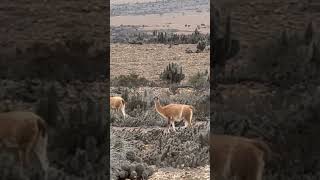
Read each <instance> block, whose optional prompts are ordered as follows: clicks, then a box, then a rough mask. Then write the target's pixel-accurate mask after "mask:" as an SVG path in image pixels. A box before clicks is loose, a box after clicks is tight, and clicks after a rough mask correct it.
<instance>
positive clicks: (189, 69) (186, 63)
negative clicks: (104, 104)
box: [110, 44, 210, 83]
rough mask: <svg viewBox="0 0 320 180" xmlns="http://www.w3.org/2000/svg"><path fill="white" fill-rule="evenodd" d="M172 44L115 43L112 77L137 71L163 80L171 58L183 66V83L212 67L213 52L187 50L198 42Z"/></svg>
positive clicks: (153, 79) (112, 45)
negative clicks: (189, 51) (188, 51)
mask: <svg viewBox="0 0 320 180" xmlns="http://www.w3.org/2000/svg"><path fill="white" fill-rule="evenodd" d="M168 47H169V45H163V44H143V45H133V44H111V62H110V69H111V78H114V77H117V76H119V75H129V74H132V73H134V74H137V75H139V76H141V77H145V78H147V79H148V80H151V81H160V78H159V75H160V73H161V72H162V71H163V70H164V69H165V68H166V66H167V65H168V64H169V63H171V62H175V63H178V64H179V65H181V66H182V69H183V73H184V74H185V75H186V77H185V79H184V80H183V81H182V82H183V83H184V82H187V80H188V79H189V78H190V76H192V75H195V74H196V73H198V72H199V71H200V72H203V71H205V70H208V68H209V66H210V53H209V52H203V53H189V54H188V53H186V52H185V49H187V48H188V47H189V48H196V44H180V45H177V46H172V47H171V48H168Z"/></svg>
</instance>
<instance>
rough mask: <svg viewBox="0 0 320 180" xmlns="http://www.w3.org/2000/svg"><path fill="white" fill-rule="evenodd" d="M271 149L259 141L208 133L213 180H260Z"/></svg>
mask: <svg viewBox="0 0 320 180" xmlns="http://www.w3.org/2000/svg"><path fill="white" fill-rule="evenodd" d="M271 153H272V152H271V149H270V148H269V146H268V145H267V144H266V143H264V142H263V141H260V140H255V139H248V138H244V137H237V136H230V135H214V134H212V133H210V166H211V167H212V170H213V174H214V178H213V179H214V180H229V179H232V178H234V177H237V178H239V180H262V175H263V171H264V166H265V163H266V162H267V161H268V160H269V159H270V156H271Z"/></svg>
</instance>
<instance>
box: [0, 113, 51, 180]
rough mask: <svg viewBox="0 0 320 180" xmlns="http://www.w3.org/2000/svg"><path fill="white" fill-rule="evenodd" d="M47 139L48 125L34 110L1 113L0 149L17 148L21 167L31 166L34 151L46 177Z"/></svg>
mask: <svg viewBox="0 0 320 180" xmlns="http://www.w3.org/2000/svg"><path fill="white" fill-rule="evenodd" d="M47 141H48V136H47V125H46V123H45V121H44V120H43V119H42V118H41V117H39V116H38V115H36V114H34V113H33V112H27V111H11V112H3V113H0V142H1V146H0V149H2V150H5V151H6V150H12V149H15V150H16V151H15V152H17V154H16V155H17V156H18V160H19V162H20V167H21V169H22V168H23V167H26V166H30V158H31V154H32V152H34V153H35V154H36V156H37V158H38V159H39V161H40V163H41V167H42V169H43V170H44V172H45V177H44V178H45V179H47V170H48V159H47Z"/></svg>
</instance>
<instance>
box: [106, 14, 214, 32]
mask: <svg viewBox="0 0 320 180" xmlns="http://www.w3.org/2000/svg"><path fill="white" fill-rule="evenodd" d="M110 24H111V26H120V25H136V26H143V25H144V27H141V28H140V29H141V30H163V29H175V30H177V31H179V33H180V34H181V33H183V34H191V33H192V32H194V30H195V29H196V28H197V26H200V29H199V31H200V32H201V33H209V32H210V13H209V12H203V13H197V12H187V13H168V14H163V15H159V14H152V15H137V16H114V17H111V19H110ZM201 24H202V26H201ZM185 25H190V26H187V27H186V26H185Z"/></svg>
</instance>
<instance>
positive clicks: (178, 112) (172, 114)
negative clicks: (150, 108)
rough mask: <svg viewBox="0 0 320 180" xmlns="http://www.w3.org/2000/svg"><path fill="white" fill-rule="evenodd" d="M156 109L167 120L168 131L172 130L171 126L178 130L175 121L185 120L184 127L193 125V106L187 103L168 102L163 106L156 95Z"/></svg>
mask: <svg viewBox="0 0 320 180" xmlns="http://www.w3.org/2000/svg"><path fill="white" fill-rule="evenodd" d="M154 104H155V109H156V111H157V112H158V113H159V114H160V115H161V116H162V117H163V118H165V119H166V120H167V122H168V123H167V128H168V129H167V132H170V126H172V129H173V131H175V132H176V129H175V125H174V122H179V121H181V120H183V121H184V128H186V127H192V115H193V110H194V108H193V106H191V105H185V104H168V105H166V106H161V104H160V100H159V98H158V97H157V96H156V97H154Z"/></svg>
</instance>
